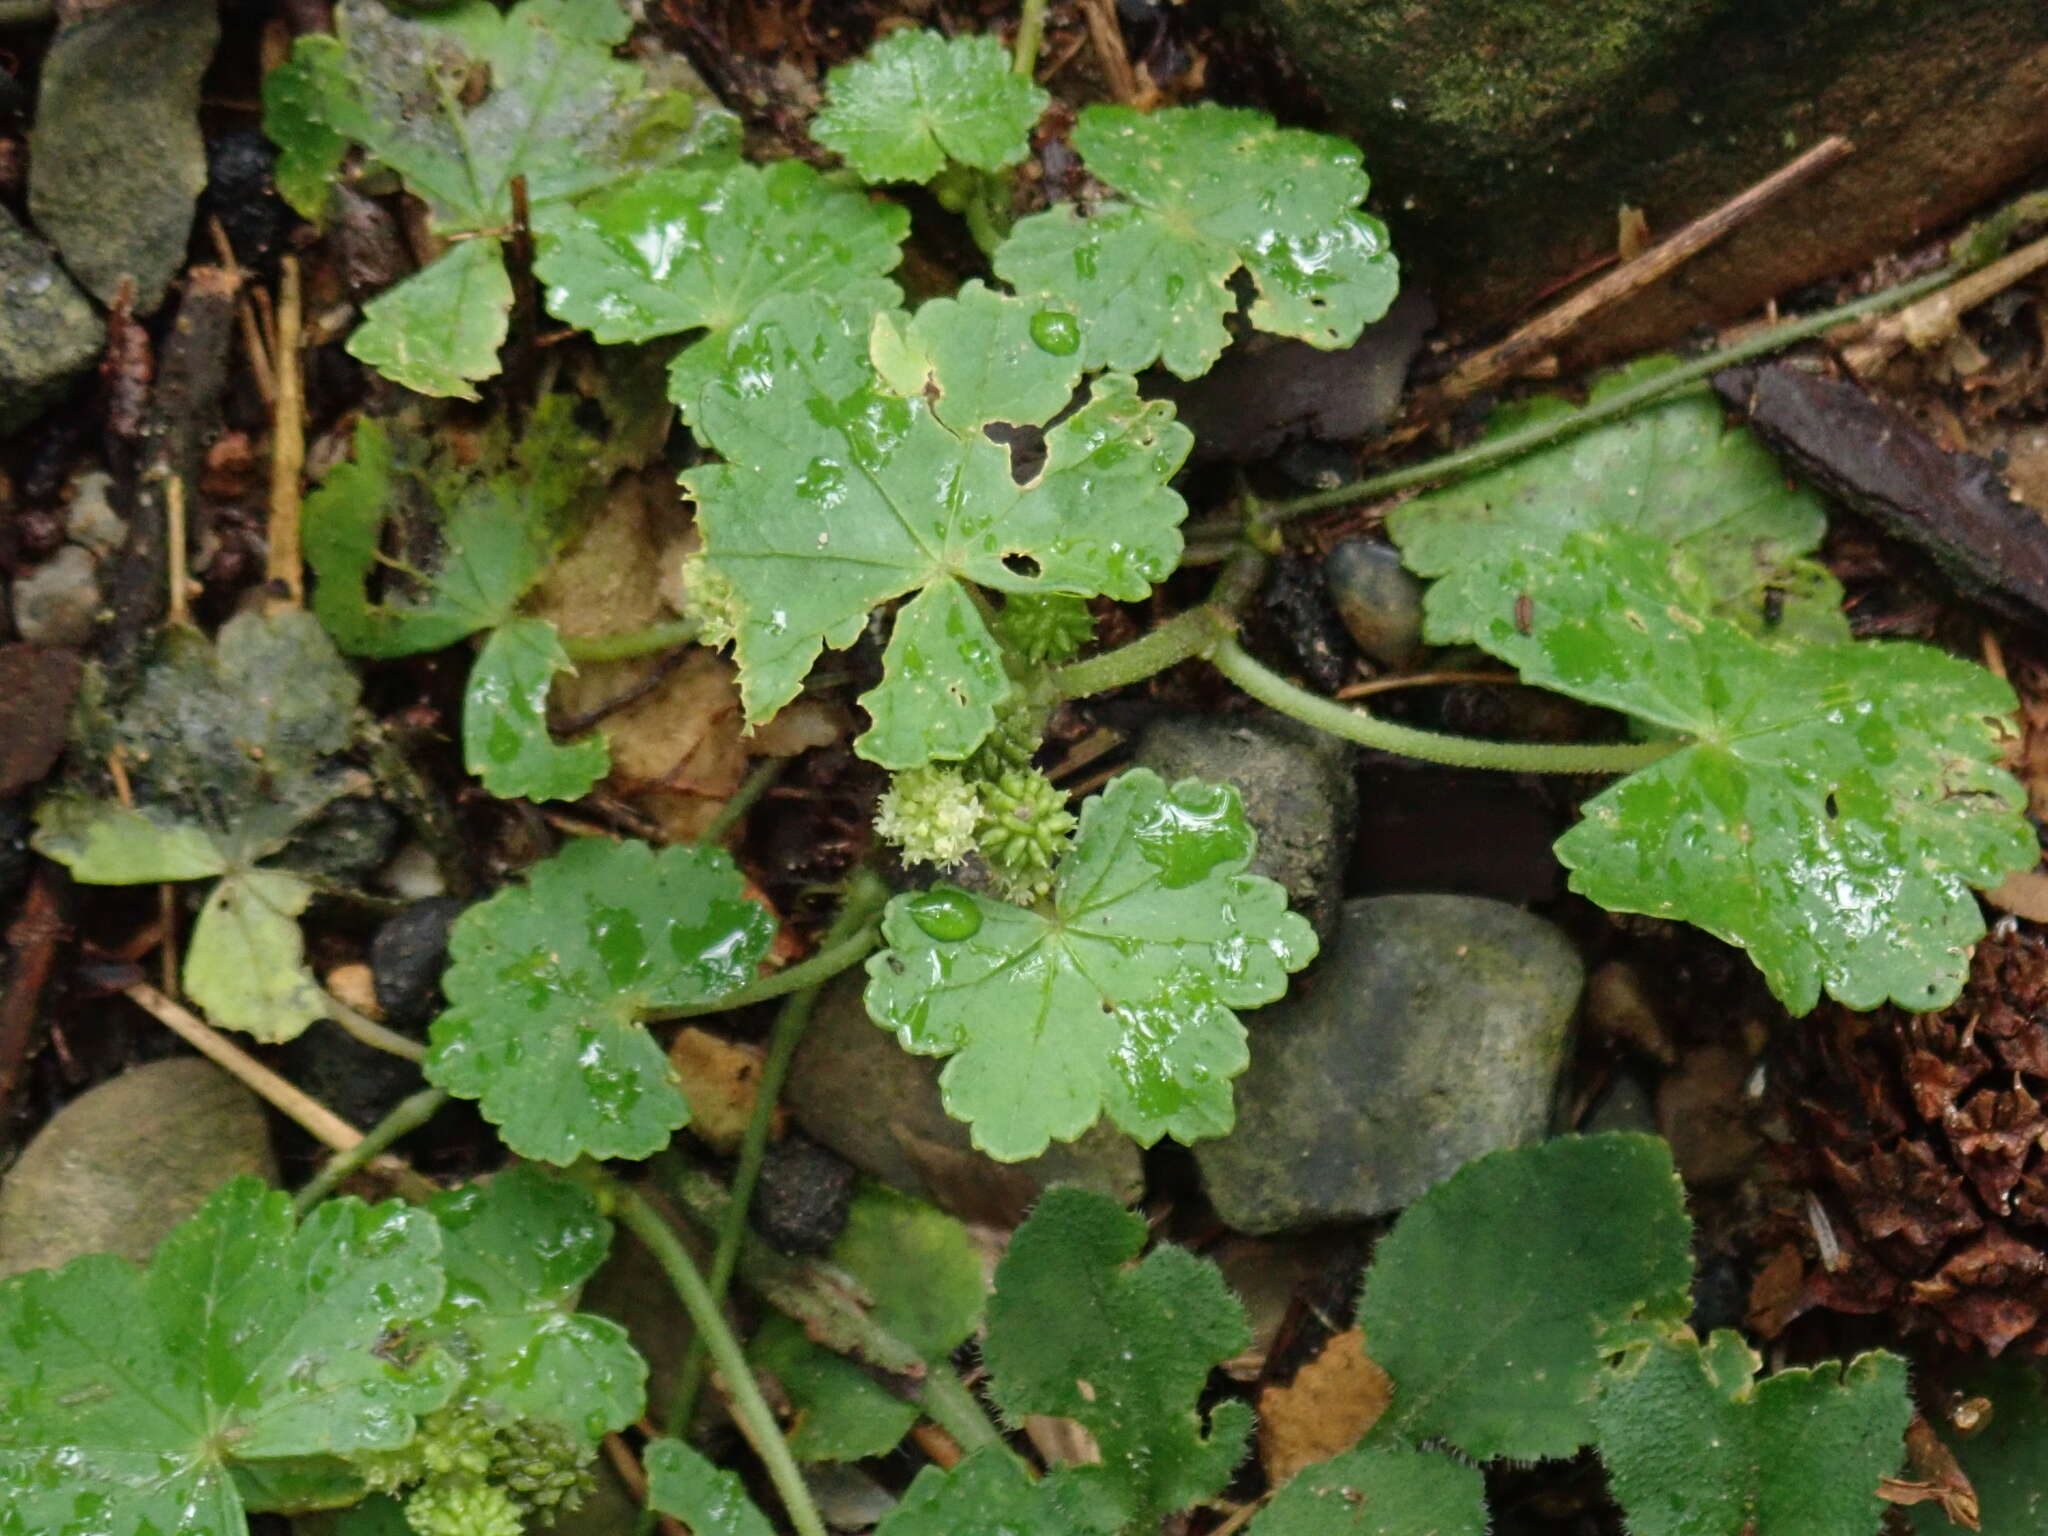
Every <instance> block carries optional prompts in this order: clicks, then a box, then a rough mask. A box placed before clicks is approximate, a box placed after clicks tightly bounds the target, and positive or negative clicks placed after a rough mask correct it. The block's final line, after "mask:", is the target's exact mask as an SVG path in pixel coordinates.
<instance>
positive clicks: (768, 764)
mask: <svg viewBox="0 0 2048 1536" xmlns="http://www.w3.org/2000/svg"><path fill="white" fill-rule="evenodd" d="M788 767H789V759H788V758H786V757H764V758H762V759H761V761H760V762H758V763H756V764H754V771H753V772H752V773H749V774H748V775H747V776H746V778H745V779H743V780H742V781H741V783H740V787H739V788H738V789H736V790H734V791H733V795H732V798H731V799H730V800H728V801H726V802H725V804H723V805H721V806H720V807H719V808H718V814H717V815H716V816H714V817H712V818H711V822H710V825H708V826H707V827H705V828H704V830H703V832H701V833H700V834H699V835H698V836H697V839H696V842H697V845H698V846H699V847H700V848H716V847H717V846H718V845H719V844H720V843H722V842H724V841H725V839H726V835H727V834H728V833H730V832H731V831H732V829H733V828H734V827H736V826H738V825H739V824H740V818H741V817H743V816H745V815H746V814H747V812H749V811H751V810H752V809H753V808H754V806H755V804H756V802H758V801H759V800H760V798H761V797H762V796H763V795H765V794H767V793H768V791H769V790H771V789H773V788H774V787H775V781H776V780H777V779H779V778H781V777H782V774H783V770H784V769H786V768H788Z"/></svg>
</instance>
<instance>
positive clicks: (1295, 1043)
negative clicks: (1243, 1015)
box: [1194, 896, 1584, 1233]
mask: <svg viewBox="0 0 2048 1536" xmlns="http://www.w3.org/2000/svg"><path fill="white" fill-rule="evenodd" d="M1583 979H1584V978H1583V971H1582V968H1581V966H1580V963H1579V956H1578V952H1577V951H1576V950H1575V949H1574V948H1573V947H1572V945H1571V943H1570V942H1569V941H1568V940H1567V939H1566V938H1565V937H1564V935H1563V934H1561V933H1559V932H1558V931H1557V929H1555V928H1553V927H1552V926H1551V925H1550V924H1548V923H1546V922H1544V921H1543V920H1542V919H1541V918H1538V917H1533V916H1531V915H1530V914H1529V913H1527V912H1524V911H1522V910H1521V909H1520V908H1518V907H1511V906H1508V905H1506V904H1505V903H1503V902H1497V901H1486V900H1482V899H1479V898H1476V897H1469V896H1380V897H1374V898H1371V899H1369V900H1363V901H1348V902H1346V903H1345V904H1344V911H1343V921H1342V925H1341V927H1340V929H1339V932H1338V935H1337V938H1336V939H1335V941H1334V942H1332V943H1331V944H1329V945H1328V946H1326V948H1325V950H1324V953H1323V956H1322V958H1321V959H1320V960H1318V961H1317V962H1316V964H1315V965H1314V966H1313V967H1311V968H1310V970H1309V971H1308V972H1307V973H1306V974H1305V975H1303V976H1301V977H1298V978H1297V979H1296V981H1295V983H1294V985H1293V987H1292V988H1290V989H1289V991H1288V993H1287V996H1286V997H1284V998H1283V999H1281V1000H1280V1001H1279V1002H1277V1003H1274V1004H1272V1005H1270V1006H1268V1007H1266V1008H1262V1009H1260V1010H1259V1011H1258V1012H1257V1013H1254V1014H1251V1015H1249V1016H1248V1017H1247V1019H1246V1025H1247V1027H1248V1028H1249V1029H1250V1031H1251V1054H1252V1062H1251V1066H1250V1067H1249V1068H1248V1069H1247V1070H1246V1071H1245V1074H1244V1076H1242V1077H1240V1078H1239V1079H1238V1080H1237V1090H1236V1096H1237V1126H1236V1129H1235V1130H1233V1131H1232V1132H1231V1133H1230V1134H1229V1135H1228V1136H1224V1137H1221V1138H1219V1139H1217V1140H1215V1141H1203V1142H1198V1143H1196V1145H1195V1148H1194V1154H1195V1160H1196V1162H1197V1163H1199V1164H1200V1166H1201V1169H1202V1178H1203V1181H1204V1183H1205V1184H1206V1185H1207V1187H1208V1191H1209V1198H1210V1200H1211V1201H1212V1202H1213V1203H1214V1204H1215V1206H1216V1213H1217V1215H1219V1216H1220V1217H1222V1218H1223V1220H1224V1221H1225V1222H1226V1223H1227V1224H1228V1225H1230V1226H1232V1227H1234V1228H1236V1229H1237V1230H1238V1231H1240V1232H1250V1233H1269V1232H1283V1231H1290V1230H1294V1229H1298V1228H1305V1227H1314V1226H1320V1225H1324V1224H1328V1223H1333V1222H1343V1221H1362V1220H1365V1219H1367V1218H1369V1217H1373V1216H1382V1215H1385V1214H1387V1213H1388V1212H1390V1211H1396V1210H1400V1209H1401V1208H1402V1207H1404V1206H1406V1205H1408V1204H1409V1203H1410V1202H1411V1201H1413V1200H1414V1199H1415V1198H1416V1197H1417V1196H1419V1195H1421V1194H1422V1193H1423V1192H1424V1191H1425V1190H1427V1189H1428V1188H1429V1187H1430V1186H1431V1185H1433V1184H1435V1183H1436V1182H1437V1181H1438V1180H1440V1179H1443V1178H1445V1177H1447V1176H1449V1175H1450V1174H1451V1173H1453V1172H1455V1171H1456V1170H1457V1169H1458V1168H1459V1167H1460V1166H1462V1165H1463V1164H1465V1163H1467V1162H1470V1161H1471V1160H1472V1159H1473V1158H1475V1157H1480V1156H1483V1155H1484V1154H1485V1153H1488V1152H1492V1151H1495V1150H1497V1149H1499V1148H1501V1147H1511V1146H1516V1145H1519V1144H1520V1143H1523V1142H1527V1141H1533V1140H1536V1139H1538V1138H1540V1137H1542V1136H1543V1135H1545V1134H1546V1133H1547V1132H1548V1130H1549V1128H1550V1117H1551V1110H1552V1105H1553V1103H1554V1101H1555V1099H1556V1094H1557V1083H1558V1079H1559V1075H1560V1073H1561V1072H1562V1071H1563V1069H1564V1065H1565V1061H1566V1057H1567V1054H1568V1047H1569V1045H1570V1041H1571V1024H1572V1016H1573V1013H1574V1011H1575V1010H1576V1008H1577V1006H1578V1000H1579V988H1580V985H1581V982H1582V981H1583Z"/></svg>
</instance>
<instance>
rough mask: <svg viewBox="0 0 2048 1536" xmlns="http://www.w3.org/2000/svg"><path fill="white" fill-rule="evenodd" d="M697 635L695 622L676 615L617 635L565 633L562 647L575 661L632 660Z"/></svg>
mask: <svg viewBox="0 0 2048 1536" xmlns="http://www.w3.org/2000/svg"><path fill="white" fill-rule="evenodd" d="M696 638H697V626H696V624H695V623H693V622H692V621H691V620H689V619H672V620H670V621H668V622H667V623H663V624H649V625H647V626H646V627H645V628H643V629H627V630H621V631H620V632H619V633H618V634H615V635H573V636H572V635H564V636H562V649H563V650H564V651H565V652H567V653H568V656H569V659H570V660H571V661H631V660H633V659H634V658H635V657H638V656H653V655H656V654H658V653H660V652H662V651H672V650H674V649H675V648H676V647H677V646H679V645H688V644H689V643H690V642H691V641H693V640H695V639H696Z"/></svg>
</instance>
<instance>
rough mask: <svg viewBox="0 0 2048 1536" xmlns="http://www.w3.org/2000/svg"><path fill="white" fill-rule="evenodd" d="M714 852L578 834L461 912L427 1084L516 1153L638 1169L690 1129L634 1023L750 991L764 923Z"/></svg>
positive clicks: (657, 1058) (665, 1069)
mask: <svg viewBox="0 0 2048 1536" xmlns="http://www.w3.org/2000/svg"><path fill="white" fill-rule="evenodd" d="M743 889H744V888H743V885H742V882H741V880H740V876H739V872H738V871H737V870H735V869H734V868H733V864H732V860H731V858H730V857H729V856H728V855H727V854H726V853H725V852H724V851H723V850H720V849H710V848H694V847H674V848H664V849H662V850H661V851H659V852H656V851H655V850H654V849H652V848H650V847H648V846H647V845H646V844H645V843H614V842H610V841H607V840H606V839H603V838H578V839H575V840H573V841H571V842H570V843H569V844H568V845H567V846H566V847H564V848H563V849H562V851H561V852H559V853H557V854H556V855H554V857H552V858H550V859H546V860H543V861H542V862H541V863H539V864H536V865H535V866H534V867H533V869H532V870H531V871H530V872H529V873H528V876H527V883H526V884H525V885H524V886H521V887H514V888H512V889H509V890H504V891H500V892H499V893H498V894H497V895H495V896H493V897H492V898H491V899H490V900H489V901H486V902H481V903H479V904H478V905H476V906H473V907H471V908H469V909H468V910H467V911H465V912H464V913H463V914H462V916H461V917H460V918H458V919H457V920H456V924H455V929H454V932H453V934H452V935H451V937H450V940H449V950H448V952H449V956H450V960H451V962H452V963H451V964H450V966H449V968H448V972H447V975H446V976H445V978H444V979H443V983H442V985H443V989H444V990H445V991H446V993H447V995H448V1009H447V1011H446V1012H445V1013H443V1014H442V1015H441V1016H440V1018H438V1019H436V1020H435V1021H434V1026H433V1032H432V1042H433V1043H432V1048H431V1050H430V1051H429V1053H428V1056H427V1064H426V1072H427V1077H428V1078H429V1079H430V1080H431V1081H433V1082H435V1083H438V1084H439V1085H440V1086H441V1087H443V1088H446V1089H447V1090H448V1091H449V1092H450V1093H452V1094H455V1095H456V1096H457V1097H459V1098H465V1099H476V1100H478V1101H479V1107H480V1108H481V1109H482V1110H483V1113H484V1118H485V1119H487V1120H489V1121H491V1122H492V1123H493V1124H494V1125H496V1126H497V1127H498V1130H499V1134H500V1135H501V1136H502V1137H503V1139H504V1141H505V1144H506V1145H507V1146H509V1147H510V1148H512V1150H513V1151H515V1152H517V1153H519V1154H520V1155H521V1156H522V1157H530V1158H535V1159H538V1160H540V1161H542V1162H550V1163H557V1164H568V1163H572V1162H574V1161H575V1160H576V1159H577V1158H578V1157H629V1158H642V1157H650V1156H652V1155H653V1154H654V1153H656V1152H658V1151H660V1150H661V1149H662V1147H663V1146H665V1145H666V1144H667V1142H668V1139H669V1135H670V1133H671V1132H673V1131H675V1130H677V1129H678V1128H679V1127H681V1126H683V1125H684V1124H686V1123H687V1122H688V1120H689V1109H688V1106H687V1105H686V1104H685V1103H684V1102H683V1096H682V1094H681V1093H680V1092H679V1091H678V1090H677V1087H676V1080H675V1075H674V1073H673V1072H672V1071H671V1070H670V1068H669V1064H668V1058H667V1057H666V1056H664V1055H663V1054H662V1050H661V1047H660V1046H658V1045H656V1044H655V1043H654V1039H653V1037H652V1036H650V1035H649V1034H648V1033H647V1031H646V1029H644V1028H643V1027H642V1026H641V1024H640V1020H641V1018H642V1017H644V1016H645V1015H647V1014H649V1013H654V1012H657V1011H659V1010H661V1009H664V1008H677V1007H683V1006H686V1005H692V1004H699V1003H708V1002H713V1001H716V1000H717V999H718V998H720V997H723V996H724V995H725V994H726V993H728V992H731V991H733V990H735V989H736V988H738V987H741V986H744V985H745V984H746V983H747V982H749V981H751V980H753V978H754V974H755V967H756V966H757V965H758V964H759V962H760V959H761V957H762V955H763V954H765V953H766V952H767V948H768V941H769V939H770V938H771V937H772V936H773V932H774V923H773V922H772V920H771V919H770V918H769V916H768V912H767V909H766V908H764V907H762V906H761V905H760V904H759V903H757V902H753V901H749V900H747V899H746V897H745V895H744V894H743Z"/></svg>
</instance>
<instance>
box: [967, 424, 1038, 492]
mask: <svg viewBox="0 0 2048 1536" xmlns="http://www.w3.org/2000/svg"><path fill="white" fill-rule="evenodd" d="M981 433H982V436H984V437H986V438H987V439H988V440H989V441H990V442H992V443H994V444H996V446H998V447H999V448H1006V449H1008V450H1009V454H1010V478H1011V479H1012V480H1014V481H1015V482H1016V483H1017V484H1018V485H1029V484H1030V483H1031V482H1032V481H1033V480H1036V479H1037V478H1038V473H1039V471H1040V470H1042V469H1044V468H1045V433H1044V431H1043V430H1041V429H1040V428H1038V427H1029V426H1022V425H1019V424H1017V423H1014V422H1008V421H992V422H990V423H989V424H988V425H987V426H985V427H983V428H982V429H981Z"/></svg>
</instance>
